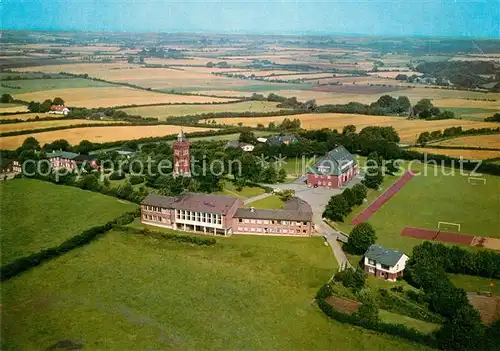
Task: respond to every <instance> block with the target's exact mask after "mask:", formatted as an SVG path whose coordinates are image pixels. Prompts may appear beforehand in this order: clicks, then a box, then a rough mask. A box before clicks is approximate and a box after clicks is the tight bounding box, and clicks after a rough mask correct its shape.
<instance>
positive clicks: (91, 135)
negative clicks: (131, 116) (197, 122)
mask: <svg viewBox="0 0 500 351" xmlns="http://www.w3.org/2000/svg"><path fill="white" fill-rule="evenodd" d="M180 130H181V127H180V126H170V125H157V126H130V127H127V126H117V127H88V128H75V129H64V130H55V131H50V132H42V133H33V134H25V135H16V136H8V137H3V138H0V145H1V148H2V149H15V148H17V147H19V146H20V145H22V143H23V141H24V140H25V139H26V138H27V137H30V136H32V137H34V138H36V139H37V140H38V141H39V142H40V144H42V145H43V144H45V143H51V142H53V141H54V140H58V139H65V140H67V141H68V142H69V143H70V144H71V145H75V144H78V143H80V141H82V140H88V141H91V142H95V143H104V142H108V141H117V140H133V139H140V138H148V137H162V136H167V135H171V134H177V133H179V132H180ZM183 130H184V132H186V133H191V132H203V131H207V130H210V129H208V128H196V127H184V128H183Z"/></svg>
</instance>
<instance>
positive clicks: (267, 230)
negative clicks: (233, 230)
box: [238, 227, 307, 234]
mask: <svg viewBox="0 0 500 351" xmlns="http://www.w3.org/2000/svg"><path fill="white" fill-rule="evenodd" d="M238 231H239V232H251V233H276V234H306V233H307V230H305V229H303V230H300V229H297V230H294V229H284V228H254V227H250V228H247V227H238Z"/></svg>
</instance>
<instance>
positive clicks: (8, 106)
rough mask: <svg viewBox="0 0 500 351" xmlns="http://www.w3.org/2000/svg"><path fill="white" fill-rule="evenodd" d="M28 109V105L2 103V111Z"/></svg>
mask: <svg viewBox="0 0 500 351" xmlns="http://www.w3.org/2000/svg"><path fill="white" fill-rule="evenodd" d="M27 111H28V107H27V106H26V105H18V104H0V113H9V112H27Z"/></svg>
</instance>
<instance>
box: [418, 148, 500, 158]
mask: <svg viewBox="0 0 500 351" xmlns="http://www.w3.org/2000/svg"><path fill="white" fill-rule="evenodd" d="M411 150H414V151H418V152H422V153H427V154H433V155H445V156H450V157H456V158H460V157H462V158H463V159H465V160H487V159H490V158H498V157H500V151H486V150H459V149H432V148H427V147H421V148H419V147H416V148H412V149H411Z"/></svg>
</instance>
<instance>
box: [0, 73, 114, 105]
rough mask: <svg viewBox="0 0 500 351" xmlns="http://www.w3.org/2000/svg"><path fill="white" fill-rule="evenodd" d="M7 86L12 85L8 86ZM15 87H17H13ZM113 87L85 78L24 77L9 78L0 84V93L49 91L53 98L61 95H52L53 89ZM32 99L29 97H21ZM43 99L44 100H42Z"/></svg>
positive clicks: (19, 93) (16, 95)
mask: <svg viewBox="0 0 500 351" xmlns="http://www.w3.org/2000/svg"><path fill="white" fill-rule="evenodd" d="M6 86H9V87H12V88H7V87H6ZM13 87H15V88H13ZM102 87H113V85H112V84H109V83H104V82H98V81H94V80H90V79H84V78H63V79H23V80H9V81H6V82H5V83H4V86H0V94H5V93H7V94H11V95H12V96H14V97H15V98H18V96H24V95H21V94H25V93H33V92H37V91H38V92H45V91H46V92H47V96H48V97H47V98H48V99H53V98H54V97H56V96H59V95H54V96H52V95H50V94H51V90H62V89H74V88H102ZM63 99H64V98H63ZM21 100H25V101H31V100H27V99H21ZM40 101H43V100H40Z"/></svg>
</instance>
